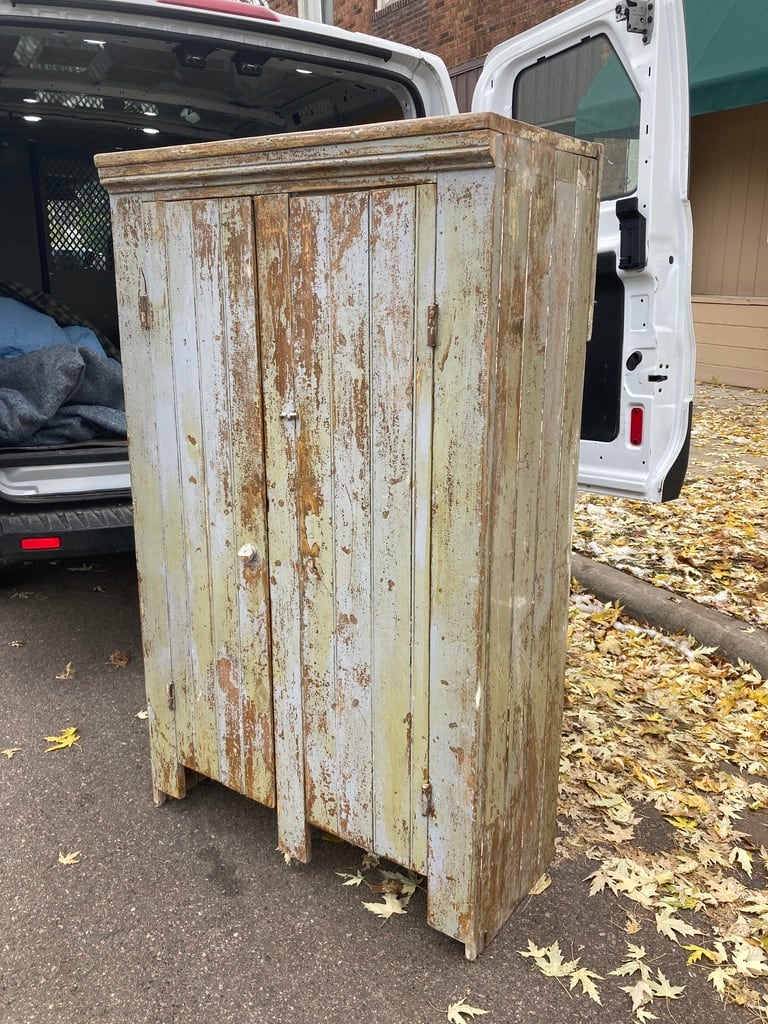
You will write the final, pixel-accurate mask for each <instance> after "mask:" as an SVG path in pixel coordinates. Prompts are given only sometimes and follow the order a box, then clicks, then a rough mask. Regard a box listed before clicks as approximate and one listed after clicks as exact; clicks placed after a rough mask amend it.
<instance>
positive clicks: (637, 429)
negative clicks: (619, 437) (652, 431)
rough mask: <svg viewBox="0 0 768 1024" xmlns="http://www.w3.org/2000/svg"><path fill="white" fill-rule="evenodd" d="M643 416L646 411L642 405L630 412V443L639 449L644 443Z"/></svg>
mask: <svg viewBox="0 0 768 1024" xmlns="http://www.w3.org/2000/svg"><path fill="white" fill-rule="evenodd" d="M643 416H644V410H643V407H642V406H640V405H636V406H635V407H634V408H632V409H630V410H629V443H630V444H633V445H635V447H638V448H639V447H640V445H641V444H642V443H643Z"/></svg>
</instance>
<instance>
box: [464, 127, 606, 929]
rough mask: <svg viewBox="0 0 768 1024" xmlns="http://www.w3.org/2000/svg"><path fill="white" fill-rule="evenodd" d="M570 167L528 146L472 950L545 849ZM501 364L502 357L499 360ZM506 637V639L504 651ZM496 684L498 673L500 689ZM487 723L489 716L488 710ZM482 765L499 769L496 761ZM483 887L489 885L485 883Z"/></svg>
mask: <svg viewBox="0 0 768 1024" xmlns="http://www.w3.org/2000/svg"><path fill="white" fill-rule="evenodd" d="M578 166H579V158H578V157H576V156H574V155H572V154H567V153H560V152H559V151H557V150H555V149H554V148H550V147H544V146H538V147H537V148H536V158H535V177H534V180H533V187H532V191H531V214H530V221H529V223H530V234H529V238H528V242H527V249H528V254H529V259H528V266H527V275H526V282H525V304H524V320H523V330H522V345H523V351H522V382H521V388H520V409H519V421H518V428H517V438H516V439H515V438H514V437H513V435H512V434H511V432H509V431H508V430H507V431H506V432H501V433H500V436H499V438H498V440H497V445H496V457H495V458H494V475H495V478H496V480H497V481H498V483H499V485H501V483H502V481H501V479H500V476H501V474H502V473H504V471H505V470H504V466H505V464H506V465H507V467H509V466H511V465H512V459H511V458H499V455H500V453H501V451H502V450H503V449H504V448H505V447H507V448H508V447H509V446H510V445H516V446H517V468H516V473H515V476H514V481H515V483H514V486H515V490H516V499H517V504H516V509H515V522H514V534H513V536H514V551H513V554H512V559H511V560H510V558H509V556H508V554H507V552H506V551H505V547H504V539H503V537H501V536H499V537H498V539H497V543H495V544H494V546H493V551H492V558H491V566H492V569H491V571H492V574H493V575H498V576H499V577H500V578H502V579H503V578H504V576H506V575H508V573H509V572H510V569H511V579H512V588H511V620H510V619H508V616H507V615H506V614H505V613H504V610H503V605H502V604H501V603H497V602H494V603H492V605H491V636H492V637H495V638H496V642H497V645H498V646H496V650H495V651H494V650H493V648H492V652H491V658H492V661H495V662H496V663H497V664H498V665H499V666H500V667H501V666H503V665H504V664H505V662H506V666H507V671H508V679H509V681H508V687H507V692H508V705H507V714H506V720H507V723H508V730H509V731H508V757H507V767H506V780H505V792H502V791H500V790H499V789H498V785H499V782H500V778H498V777H493V776H492V775H491V774H490V773H489V774H487V777H486V783H485V794H486V795H485V806H484V822H483V831H484V834H485V836H486V841H485V842H484V844H483V851H484V863H483V865H482V867H481V885H480V892H481V893H482V901H483V910H482V917H483V921H484V928H485V929H486V932H485V935H484V936H483V943H485V942H486V941H488V940H489V939H490V937H491V936H492V935H493V934H494V932H495V931H496V930H497V929H498V928H499V927H500V926H501V925H502V924H503V923H504V920H505V919H506V917H507V916H508V915H509V913H510V912H511V911H512V909H513V908H514V906H515V905H516V904H517V903H518V902H519V901H520V900H521V899H522V898H523V897H524V896H525V895H526V893H527V892H528V891H529V889H530V887H531V885H532V884H533V883H534V882H535V881H536V879H537V878H538V877H539V875H540V874H541V873H542V872H543V870H544V869H545V868H546V866H547V864H548V863H549V860H550V859H551V856H552V852H553V847H554V831H555V813H556V794H557V775H558V755H559V743H560V726H561V721H562V695H563V683H564V655H565V630H566V625H567V615H568V583H569V572H568V566H569V546H570V524H571V517H572V502H573V484H572V482H571V475H572V472H573V471H574V467H575V464H576V460H577V457H578V453H577V438H576V432H575V428H574V423H575V419H576V418H577V417H578V406H579V402H580V398H579V391H580V389H579V386H578V384H579V381H580V379H581V377H580V371H581V369H583V355H584V345H585V341H586V331H587V322H586V317H585V316H584V315H583V314H584V312H585V310H586V304H585V302H584V299H583V297H580V302H581V304H582V306H581V316H580V317H579V318H578V322H577V323H574V322H572V321H573V313H574V303H575V300H576V297H577V296H580V295H581V289H583V287H584V284H585V275H584V273H583V266H584V262H585V259H586V261H587V264H590V263H591V261H592V259H593V250H592V248H591V246H592V240H593V237H594V236H593V233H592V232H591V231H590V230H586V232H585V231H584V229H585V228H588V227H589V225H588V224H586V223H585V222H584V219H583V217H582V216H581V215H580V214H581V211H582V208H581V206H580V202H579V200H580V198H581V197H580V196H579V195H578V190H577V186H576V179H577V171H578ZM511 167H514V159H513V158H511ZM593 209H594V205H593ZM507 237H510V235H509V234H508V235H507ZM555 257H556V258H555ZM587 287H589V283H587ZM579 353H580V356H581V364H579ZM504 356H505V353H504V352H501V353H500V362H501V361H502V360H503V358H504ZM497 396H498V392H497ZM496 422H497V423H498V422H499V413H498V412H497V414H496ZM566 467H567V468H566ZM564 477H565V481H566V482H564ZM493 495H494V511H493V513H492V518H493V520H494V522H499V524H500V521H501V516H502V510H501V508H500V507H499V505H498V502H499V501H503V500H504V499H503V490H502V488H501V486H497V485H495V486H494V489H493ZM494 617H497V618H498V621H497V622H496V623H494ZM505 633H506V634H507V637H509V636H511V646H510V644H509V641H508V640H506V641H505ZM505 650H506V652H507V654H506V658H505ZM502 683H503V679H502V675H501V673H500V674H499V679H498V684H497V685H498V686H499V688H500V690H501V687H502ZM490 711H491V703H490V702H489V712H490ZM492 714H493V716H494V718H495V717H496V716H497V714H498V712H497V711H495V710H494V711H493V712H492ZM494 728H495V722H494V721H488V723H487V733H488V735H489V736H491V735H493V731H494ZM493 756H494V759H495V760H498V757H499V756H500V752H499V753H497V754H494V755H493ZM500 865H503V870H502V869H501V868H500ZM487 879H491V880H492V882H491V884H488V885H487V884H486V881H487Z"/></svg>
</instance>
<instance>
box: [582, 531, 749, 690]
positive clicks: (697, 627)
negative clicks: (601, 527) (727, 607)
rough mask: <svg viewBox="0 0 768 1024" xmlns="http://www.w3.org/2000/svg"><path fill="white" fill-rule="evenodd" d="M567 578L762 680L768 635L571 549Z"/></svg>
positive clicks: (641, 619) (639, 618) (642, 620)
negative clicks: (754, 671)
mask: <svg viewBox="0 0 768 1024" xmlns="http://www.w3.org/2000/svg"><path fill="white" fill-rule="evenodd" d="M571 575H572V576H573V577H574V578H575V579H576V580H578V582H579V583H580V584H581V585H582V586H583V587H584V588H585V589H586V590H589V591H590V592H591V593H592V594H594V595H595V597H597V598H599V599H600V600H601V601H613V602H615V603H618V604H620V605H622V606H623V607H624V609H625V611H626V612H627V614H628V615H629V616H631V618H633V619H636V620H637V621H638V622H641V623H643V622H645V623H648V625H650V626H655V627H656V628H658V629H663V630H665V631H666V632H668V633H686V634H688V635H689V636H692V637H695V639H696V640H697V641H698V643H700V644H702V645H706V646H707V647H715V646H716V647H717V648H718V653H719V654H720V655H721V656H722V657H723V658H725V659H726V661H730V662H731V663H733V664H735V663H736V662H737V661H738V660H739V659H741V660H742V661H746V662H748V663H749V664H750V665H752V666H753V667H754V668H756V669H757V671H758V672H759V673H760V675H761V676H762V677H763V679H768V632H766V631H765V630H763V629H760V628H758V627H757V626H752V625H750V624H749V623H748V622H744V620H743V619H737V618H736V617H735V616H733V615H726V614H725V613H723V612H716V611H713V609H711V608H707V607H705V606H704V605H701V604H697V602H696V601H691V600H689V599H688V598H687V597H680V596H679V595H678V594H673V593H672V592H671V591H669V590H664V589H663V588H662V587H655V586H653V584H652V583H645V582H644V581H643V580H638V579H636V578H635V577H634V576H630V575H628V574H627V573H625V572H620V571H619V570H618V569H614V568H612V567H611V566H610V565H604V564H603V563H602V562H596V561H594V560H593V559H591V558H585V557H584V555H579V554H577V553H576V552H575V551H574V552H573V553H572V555H571Z"/></svg>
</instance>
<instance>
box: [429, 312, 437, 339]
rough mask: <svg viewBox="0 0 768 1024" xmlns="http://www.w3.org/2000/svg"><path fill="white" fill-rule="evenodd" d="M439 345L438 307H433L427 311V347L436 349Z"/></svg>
mask: <svg viewBox="0 0 768 1024" xmlns="http://www.w3.org/2000/svg"><path fill="white" fill-rule="evenodd" d="M436 344H437V306H436V305H432V306H430V307H429V309H428V310H427V345H428V347H429V348H434V347H435V345H436Z"/></svg>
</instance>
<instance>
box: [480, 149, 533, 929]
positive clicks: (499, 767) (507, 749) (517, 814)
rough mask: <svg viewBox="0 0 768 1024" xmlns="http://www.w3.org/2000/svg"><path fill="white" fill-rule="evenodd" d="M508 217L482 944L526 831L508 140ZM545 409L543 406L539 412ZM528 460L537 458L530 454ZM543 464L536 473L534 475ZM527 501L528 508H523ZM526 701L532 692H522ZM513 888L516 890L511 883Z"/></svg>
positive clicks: (515, 232) (523, 524)
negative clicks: (514, 787) (515, 697)
mask: <svg viewBox="0 0 768 1024" xmlns="http://www.w3.org/2000/svg"><path fill="white" fill-rule="evenodd" d="M507 150H508V153H507V167H506V172H505V187H504V210H503V222H502V225H500V238H501V244H500V246H499V249H500V268H499V269H500V273H499V293H498V295H499V299H498V305H497V307H496V308H495V310H494V313H495V316H496V318H497V319H496V324H495V330H496V332H497V343H496V351H495V357H494V366H493V380H492V387H491V395H490V422H491V429H492V449H491V453H490V459H491V462H490V467H491V474H492V485H491V492H490V524H491V525H490V534H489V548H488V560H489V569H490V571H489V579H488V605H487V615H488V687H487V693H486V702H485V707H484V710H483V722H482V730H483V741H482V749H483V753H484V758H483V764H482V773H481V775H480V781H479V785H480V787H481V792H482V822H481V826H480V827H481V829H482V833H483V847H482V850H483V852H482V863H481V866H480V867H481V872H480V886H479V889H478V891H477V900H478V944H479V946H480V947H482V946H483V945H485V943H486V942H487V941H488V938H489V937H490V936H491V935H493V934H494V932H495V931H496V928H497V927H498V924H499V923H500V922H501V921H503V920H504V918H505V916H506V913H507V911H506V908H505V907H504V906H503V900H504V899H505V896H506V890H507V888H508V887H509V886H510V880H509V876H510V875H514V876H516V877H517V876H518V875H519V865H518V864H517V863H516V862H515V860H514V857H513V852H514V851H513V850H511V848H510V845H511V844H510V836H511V835H512V836H516V835H518V834H519V832H520V830H521V828H522V810H523V808H522V805H521V804H520V803H519V802H517V801H516V802H513V803H512V804H510V803H509V802H508V796H507V780H508V777H509V776H514V777H520V776H522V777H525V773H526V765H525V763H524V756H525V753H526V751H525V738H524V735H523V733H522V728H523V723H522V722H521V720H520V715H521V709H520V707H519V706H518V704H517V703H513V704H510V693H511V692H513V691H514V690H515V688H516V687H519V686H520V685H521V682H522V679H521V676H522V674H523V673H524V672H525V671H526V663H525V660H524V658H520V659H519V660H518V662H517V663H516V664H514V665H512V663H511V651H510V638H511V636H512V627H513V621H514V619H515V617H516V616H519V615H524V614H525V610H526V607H527V604H528V601H529V595H526V593H525V591H524V589H523V587H524V586H525V583H526V579H527V577H526V576H525V574H524V573H521V574H520V576H518V575H517V574H516V572H515V568H516V566H515V560H514V552H515V543H516V537H517V531H518V530H526V529H528V530H529V529H530V528H531V523H530V519H525V514H526V510H525V502H526V495H525V494H523V495H520V494H519V493H518V465H519V460H520V457H521V452H520V443H521V437H520V433H521V418H522V413H523V406H524V404H525V403H526V402H528V401H532V402H535V401H536V396H532V397H531V399H530V400H529V399H528V396H527V393H526V392H525V390H524V388H523V383H522V381H521V371H522V361H523V339H524V334H525V330H526V315H527V308H526V301H525V299H526V287H527V286H526V280H527V273H528V270H529V231H530V227H531V196H532V188H533V182H534V178H535V176H536V175H537V173H540V171H539V168H537V166H536V149H535V146H533V145H532V144H531V142H530V141H529V140H527V139H525V138H521V139H518V138H515V137H511V138H508V139H507ZM534 411H535V412H538V410H534ZM529 457H530V456H529ZM536 468H537V467H536V464H535V463H534V464H533V465H532V466H530V467H529V474H530V473H535V472H536ZM520 506H523V509H522V511H521V509H520ZM520 699H521V701H522V700H524V696H523V697H521V698H520ZM512 887H513V888H514V887H515V886H514V885H512Z"/></svg>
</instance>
